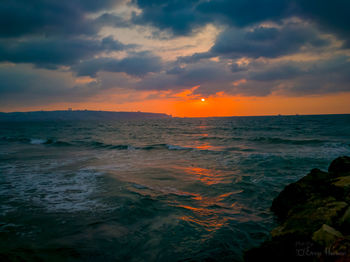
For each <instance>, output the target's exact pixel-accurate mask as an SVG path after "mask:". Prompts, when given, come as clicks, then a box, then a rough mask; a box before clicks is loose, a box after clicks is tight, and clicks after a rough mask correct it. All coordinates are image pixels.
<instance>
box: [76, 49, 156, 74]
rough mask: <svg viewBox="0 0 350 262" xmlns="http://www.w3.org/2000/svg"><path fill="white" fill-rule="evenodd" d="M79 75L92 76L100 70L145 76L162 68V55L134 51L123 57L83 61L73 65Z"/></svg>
mask: <svg viewBox="0 0 350 262" xmlns="http://www.w3.org/2000/svg"><path fill="white" fill-rule="evenodd" d="M72 69H73V71H75V72H76V74H77V75H78V76H92V77H96V74H97V73H98V72H100V71H104V72H124V73H127V74H129V75H132V76H139V77H140V76H144V75H146V74H148V73H151V72H159V71H160V70H161V69H162V61H161V59H160V57H158V56H155V55H153V54H151V53H149V52H139V53H133V54H131V55H129V56H128V57H125V58H123V59H116V58H109V57H101V58H95V59H90V60H86V61H83V62H81V63H79V64H78V65H76V66H73V67H72Z"/></svg>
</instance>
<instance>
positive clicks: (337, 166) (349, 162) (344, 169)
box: [328, 156, 350, 177]
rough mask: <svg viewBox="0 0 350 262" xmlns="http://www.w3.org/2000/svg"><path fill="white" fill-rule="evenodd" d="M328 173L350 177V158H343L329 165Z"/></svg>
mask: <svg viewBox="0 0 350 262" xmlns="http://www.w3.org/2000/svg"><path fill="white" fill-rule="evenodd" d="M328 172H329V173H331V174H332V175H333V176H335V177H338V176H340V175H344V174H346V175H350V157H348V156H342V157H338V158H337V159H335V160H333V161H332V163H331V164H330V165H329V168H328Z"/></svg>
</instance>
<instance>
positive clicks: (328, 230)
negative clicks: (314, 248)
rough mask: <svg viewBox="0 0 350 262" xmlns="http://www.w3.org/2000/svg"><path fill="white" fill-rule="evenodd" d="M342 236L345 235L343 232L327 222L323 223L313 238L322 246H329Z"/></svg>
mask: <svg viewBox="0 0 350 262" xmlns="http://www.w3.org/2000/svg"><path fill="white" fill-rule="evenodd" d="M341 237H343V235H342V233H340V232H339V231H337V230H335V229H334V228H333V227H330V226H328V225H327V224H323V225H322V227H321V228H320V229H319V230H317V231H316V232H314V233H313V235H312V240H313V241H315V242H316V243H317V244H319V245H321V246H325V247H329V246H331V245H332V244H334V243H335V242H336V240H337V239H338V238H341Z"/></svg>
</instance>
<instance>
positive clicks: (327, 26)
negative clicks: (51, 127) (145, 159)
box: [0, 0, 350, 117]
mask: <svg viewBox="0 0 350 262" xmlns="http://www.w3.org/2000/svg"><path fill="white" fill-rule="evenodd" d="M349 14H350V1H346V0H333V1H329V0H308V1H305V0H290V1H287V0H99V1H96V0H60V1H57V0H31V1H28V0H2V1H1V2H0V79H1V80H0V81H1V82H0V111H4V112H11V111H32V110H56V109H67V108H73V109H90V110H109V111H147V112H162V113H167V114H172V115H173V116H181V117H183V116H187V117H191V116H235V115H271V114H329V113H350V15H349Z"/></svg>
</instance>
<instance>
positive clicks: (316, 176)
mask: <svg viewBox="0 0 350 262" xmlns="http://www.w3.org/2000/svg"><path fill="white" fill-rule="evenodd" d="M330 180H331V176H330V175H329V173H327V172H323V171H321V170H319V169H316V168H315V169H312V170H311V172H310V173H309V174H308V175H306V176H305V177H304V178H302V179H300V180H299V181H297V182H295V183H292V184H290V185H288V186H286V187H285V188H284V190H283V191H282V192H281V193H280V194H279V195H278V196H277V197H276V198H275V199H274V200H273V202H272V206H271V210H272V211H273V212H274V213H275V214H276V215H277V217H279V218H280V219H281V220H284V219H285V218H286V217H287V215H288V212H289V211H290V210H291V209H292V208H293V207H295V206H297V205H300V204H304V203H305V202H306V201H307V200H308V199H310V198H311V197H313V196H315V195H320V196H328V195H329V194H330V193H331V192H333V191H334V189H332V188H331V187H332V185H331V184H330V183H329V181H330Z"/></svg>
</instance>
